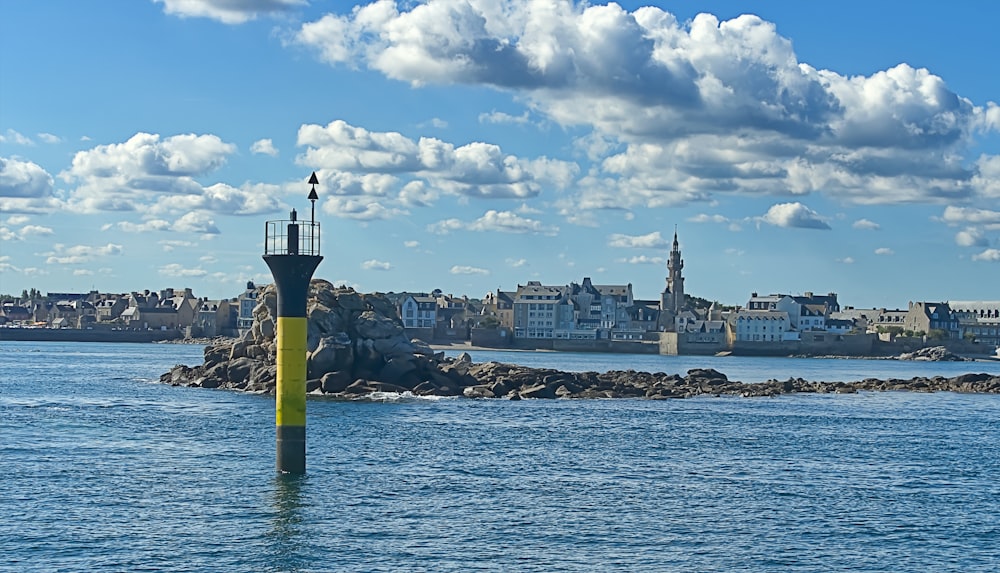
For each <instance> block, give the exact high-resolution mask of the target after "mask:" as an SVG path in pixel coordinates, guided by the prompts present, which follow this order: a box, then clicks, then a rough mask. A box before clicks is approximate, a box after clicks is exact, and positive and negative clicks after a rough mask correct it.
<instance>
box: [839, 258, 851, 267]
mask: <svg viewBox="0 0 1000 573" xmlns="http://www.w3.org/2000/svg"><path fill="white" fill-rule="evenodd" d="M837 262H838V263H843V264H845V265H852V264H854V257H844V258H842V259H837Z"/></svg>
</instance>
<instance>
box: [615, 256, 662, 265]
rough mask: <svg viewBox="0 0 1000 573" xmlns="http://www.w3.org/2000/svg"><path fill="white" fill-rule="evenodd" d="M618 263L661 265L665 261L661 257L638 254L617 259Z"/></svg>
mask: <svg viewBox="0 0 1000 573" xmlns="http://www.w3.org/2000/svg"><path fill="white" fill-rule="evenodd" d="M618 262H619V263H627V264H630V265H662V264H665V263H666V262H667V260H666V259H664V258H663V257H647V256H646V255H639V256H636V257H629V258H627V259H618Z"/></svg>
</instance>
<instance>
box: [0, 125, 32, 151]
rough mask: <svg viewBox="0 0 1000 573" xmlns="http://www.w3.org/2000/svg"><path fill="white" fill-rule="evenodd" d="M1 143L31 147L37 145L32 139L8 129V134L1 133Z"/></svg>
mask: <svg viewBox="0 0 1000 573" xmlns="http://www.w3.org/2000/svg"><path fill="white" fill-rule="evenodd" d="M0 143H13V144H16V145H24V146H27V147H30V146H32V145H34V144H35V142H34V141H32V140H31V138H30V137H28V136H26V135H24V134H22V133H19V132H17V131H15V130H13V129H8V130H7V132H6V133H0Z"/></svg>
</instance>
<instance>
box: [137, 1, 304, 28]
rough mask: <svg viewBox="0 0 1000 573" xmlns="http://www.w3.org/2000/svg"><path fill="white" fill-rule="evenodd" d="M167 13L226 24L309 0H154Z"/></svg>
mask: <svg viewBox="0 0 1000 573" xmlns="http://www.w3.org/2000/svg"><path fill="white" fill-rule="evenodd" d="M153 1H154V2H157V3H160V4H163V11H164V12H166V13H167V14H172V15H174V16H180V17H182V18H210V19H212V20H217V21H219V22H222V23H224V24H242V23H244V22H247V21H249V20H253V19H254V18H257V17H258V16H261V15H269V14H279V13H282V12H288V11H290V10H293V9H295V8H297V7H299V6H305V5H306V4H308V2H307V0H240V1H239V2H234V1H233V0H153Z"/></svg>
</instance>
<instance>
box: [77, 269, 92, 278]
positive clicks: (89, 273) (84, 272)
mask: <svg viewBox="0 0 1000 573" xmlns="http://www.w3.org/2000/svg"><path fill="white" fill-rule="evenodd" d="M93 274H94V271H92V270H90V269H73V276H75V277H89V276H93Z"/></svg>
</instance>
